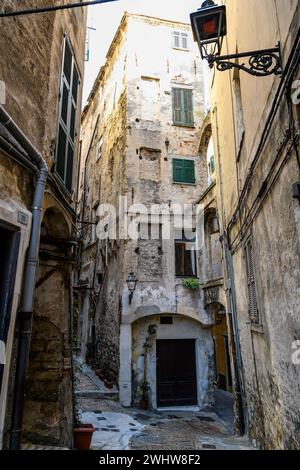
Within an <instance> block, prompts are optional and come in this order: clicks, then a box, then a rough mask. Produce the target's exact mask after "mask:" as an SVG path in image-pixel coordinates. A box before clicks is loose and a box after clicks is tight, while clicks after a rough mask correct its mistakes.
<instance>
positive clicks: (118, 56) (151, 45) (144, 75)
mask: <svg viewBox="0 0 300 470" xmlns="http://www.w3.org/2000/svg"><path fill="white" fill-rule="evenodd" d="M173 30H180V31H183V32H187V33H188V35H189V50H188V51H183V50H175V49H173V48H172V42H171V41H172V31H173ZM137 38H139V40H137ZM158 48H159V50H160V53H159V54H157V53H156V51H157V50H158ZM173 86H178V87H183V88H187V89H190V90H193V100H194V112H195V114H194V117H195V125H194V126H192V127H180V126H174V125H173V116H172V87H173ZM202 87H203V72H202V66H201V64H200V58H199V52H198V51H197V49H196V46H195V44H194V43H193V41H192V37H191V31H190V26H189V25H187V24H183V23H174V22H172V21H164V20H159V19H156V18H148V17H143V16H139V15H125V16H124V18H123V19H122V22H121V25H120V27H119V29H118V31H117V33H116V36H115V39H114V41H113V43H112V45H111V47H110V50H109V52H108V55H107V62H106V64H105V66H104V67H103V68H102V69H101V71H100V73H99V76H98V79H97V81H96V83H95V85H94V88H93V91H92V93H91V96H90V100H89V103H88V106H87V107H86V109H85V110H84V113H83V121H82V122H83V132H82V149H83V154H82V162H83V163H82V166H81V174H82V175H83V174H84V161H85V159H86V157H87V154H88V149H89V148H90V146H91V151H90V155H89V158H88V160H87V167H86V168H87V182H88V184H87V186H88V189H87V198H86V203H85V214H86V220H92V213H91V209H92V207H93V205H94V202H95V201H97V200H98V202H99V203H100V204H101V203H112V204H113V205H114V207H115V208H116V209H117V210H118V208H119V202H118V197H119V196H121V195H122V196H126V197H127V203H128V206H130V205H131V204H139V203H143V204H145V205H146V206H147V207H150V205H151V204H152V203H157V204H162V203H164V204H166V205H168V204H172V203H179V204H184V203H196V202H197V201H198V199H199V196H200V194H201V193H202V192H203V191H204V190H205V189H206V187H207V162H206V155H205V156H204V157H203V156H202V155H201V156H200V155H199V152H198V144H199V139H200V130H201V127H202V124H203V121H204V117H205V106H204V96H203V93H202ZM98 115H99V121H98V125H97V128H96V132H95V138H94V140H93V142H92V140H91V137H92V134H93V132H94V128H95V125H96V122H97V117H98ZM101 138H102V152H101V157H100V158H99V154H97V142H99V141H100V139H101ZM166 141H169V146H167V145H166V143H165V142H166ZM91 143H92V144H91ZM176 156H177V157H180V158H181V157H182V158H187V159H192V160H194V161H195V173H196V184H194V185H180V184H173V174H172V159H173V157H176ZM82 181H83V180H82ZM81 190H82V188H81ZM118 215H119V214H117V216H118ZM111 220H112V219H111ZM171 225H172V230H171V239H168V240H160V239H157V240H135V241H131V240H128V241H122V240H118V241H117V242H114V241H110V242H109V243H105V242H100V243H99V247H98V249H99V254H100V256H99V264H98V268H99V269H100V270H101V271H102V272H103V275H104V282H103V285H102V288H101V290H100V296H99V303H98V307H97V312H96V317H95V325H96V331H97V335H96V336H97V342H98V350H99V354H98V355H97V363H98V364H99V365H100V367H105V370H104V373H105V372H106V373H107V374H109V376H110V377H113V379H114V380H116V379H117V377H118V375H119V383H120V396H121V402H122V403H123V404H126V405H130V402H131V352H132V348H131V326H130V324H131V323H132V322H133V321H134V320H136V319H138V318H139V315H141V316H143V315H144V314H145V312H148V314H149V315H151V314H153V312H154V313H159V312H172V313H176V312H177V313H179V314H185V315H187V316H190V317H191V318H195V319H197V320H198V321H200V322H202V323H204V324H206V325H210V324H211V316H210V315H209V314H207V313H206V312H205V310H204V307H203V292H202V291H201V292H197V293H195V294H192V293H191V292H190V291H189V290H187V289H184V288H183V287H182V286H181V280H177V279H176V278H175V246H174V237H175V233H174V228H173V221H172V224H171ZM85 236H86V250H85V253H84V255H83V264H84V263H85V262H86V261H85V260H86V258H85V257H86V256H88V250H90V249H91V248H88V247H87V245H88V244H89V241H88V240H89V239H90V238H89V237H90V231H89V230H88V229H86V232H85ZM92 249H94V252H96V251H95V250H97V248H96V247H94V248H92ZM93 266H94V265H93ZM93 266H92V265H91V269H93ZM132 271H134V272H135V273H136V275H137V277H138V279H139V282H138V284H137V288H136V291H135V293H134V296H133V300H132V304H131V305H129V299H128V288H127V285H126V279H127V277H128V275H129V273H130V272H132ZM177 284H179V285H177ZM119 296H121V299H120V298H119ZM120 324H121V333H120ZM119 333H120V339H119ZM119 341H120V343H121V345H120V374H119V370H118V367H119V360H116V355H117V354H119ZM108 359H109V360H108ZM112 369H113V370H112ZM204 370H205V371H206V369H204ZM203 390H204V389H203ZM203 393H204V392H203Z"/></svg>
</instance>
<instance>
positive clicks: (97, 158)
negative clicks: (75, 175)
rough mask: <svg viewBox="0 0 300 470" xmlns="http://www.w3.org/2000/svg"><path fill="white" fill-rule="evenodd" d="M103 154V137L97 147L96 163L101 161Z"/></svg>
mask: <svg viewBox="0 0 300 470" xmlns="http://www.w3.org/2000/svg"><path fill="white" fill-rule="evenodd" d="M102 152H103V137H101V139H99V140H98V142H97V147H96V161H98V160H100V158H101V157H102Z"/></svg>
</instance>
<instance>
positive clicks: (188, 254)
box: [175, 230, 197, 277]
mask: <svg viewBox="0 0 300 470" xmlns="http://www.w3.org/2000/svg"><path fill="white" fill-rule="evenodd" d="M175 274H176V277H197V258H196V233H195V232H194V231H193V232H192V233H191V234H190V236H189V237H188V238H187V237H186V233H185V231H184V230H182V231H181V232H180V234H178V236H177V237H176V240H175Z"/></svg>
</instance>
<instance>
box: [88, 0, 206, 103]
mask: <svg viewBox="0 0 300 470" xmlns="http://www.w3.org/2000/svg"><path fill="white" fill-rule="evenodd" d="M202 2H203V0H119V1H116V2H112V3H106V4H102V5H101V4H100V5H96V6H92V7H89V19H88V26H90V27H93V28H96V31H91V32H90V60H89V62H86V68H85V85H84V96H83V104H85V102H86V100H87V98H88V95H89V93H90V91H91V88H92V86H93V83H94V80H95V78H96V77H97V74H98V71H99V69H100V67H101V66H102V65H103V64H104V62H105V56H106V52H107V50H108V48H109V45H110V43H111V41H112V39H113V37H114V35H115V32H116V30H117V28H118V26H119V24H120V21H121V18H122V16H123V13H124V12H125V11H128V12H129V13H140V14H144V15H149V16H158V17H159V18H166V19H169V20H177V21H184V22H189V15H190V13H191V12H192V11H195V10H197V9H198V8H200V6H201V3H202Z"/></svg>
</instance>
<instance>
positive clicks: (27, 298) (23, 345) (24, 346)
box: [0, 105, 48, 450]
mask: <svg viewBox="0 0 300 470" xmlns="http://www.w3.org/2000/svg"><path fill="white" fill-rule="evenodd" d="M0 122H1V124H3V125H4V127H5V128H6V129H7V130H8V131H9V132H10V134H11V135H12V136H13V137H14V138H15V139H16V140H17V142H19V144H20V145H21V146H22V147H23V149H24V150H25V151H26V153H27V154H28V156H29V158H28V159H29V161H30V163H33V164H34V165H35V166H36V167H37V169H38V174H37V178H36V186H35V192H34V198H33V207H32V226H31V234H30V241H29V247H28V251H27V255H26V261H25V269H24V284H23V290H22V298H21V308H20V312H19V316H20V331H19V344H18V353H17V367H16V377H15V385H14V402H13V410H12V429H11V439H10V449H11V450H17V449H19V448H20V443H21V433H22V422H23V411H24V399H25V398H24V394H25V380H26V373H27V368H28V359H29V351H30V340H31V332H32V318H33V300H34V291H35V282H36V273H37V267H38V258H39V245H40V231H41V223H42V208H43V198H44V192H45V187H46V182H47V177H48V167H47V164H46V162H45V160H44V159H43V157H42V155H41V154H40V153H39V152H38V151H37V150H36V148H35V147H34V146H33V145H32V143H31V142H30V141H29V140H28V139H27V137H26V136H25V134H23V132H22V131H21V129H20V128H19V127H18V126H17V124H16V123H15V122H14V121H13V119H12V118H11V117H10V115H9V114H8V113H7V112H6V111H5V109H4V108H3V107H2V106H1V105H0Z"/></svg>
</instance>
